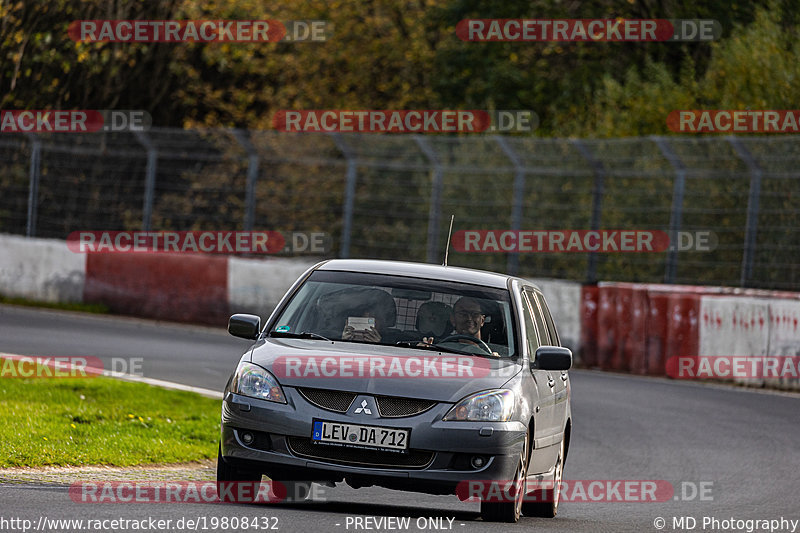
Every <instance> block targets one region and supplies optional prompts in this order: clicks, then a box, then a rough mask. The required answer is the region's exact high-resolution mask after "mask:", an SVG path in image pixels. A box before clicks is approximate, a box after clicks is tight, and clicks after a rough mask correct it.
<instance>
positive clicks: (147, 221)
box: [133, 131, 158, 231]
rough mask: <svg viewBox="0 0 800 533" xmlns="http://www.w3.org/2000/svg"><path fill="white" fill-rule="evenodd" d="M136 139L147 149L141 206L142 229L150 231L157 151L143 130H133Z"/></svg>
mask: <svg viewBox="0 0 800 533" xmlns="http://www.w3.org/2000/svg"><path fill="white" fill-rule="evenodd" d="M133 133H134V135H136V139H137V140H138V141H139V143H140V144H141V145H142V146H143V147H144V149H145V150H147V168H146V169H145V180H144V205H143V206H142V231H150V230H151V226H152V218H153V196H154V189H155V186H156V166H157V165H158V151H157V150H156V147H155V146H154V145H153V143H152V142H151V141H150V138H149V137H148V136H147V135H146V134H145V133H144V132H143V131H135V132H133Z"/></svg>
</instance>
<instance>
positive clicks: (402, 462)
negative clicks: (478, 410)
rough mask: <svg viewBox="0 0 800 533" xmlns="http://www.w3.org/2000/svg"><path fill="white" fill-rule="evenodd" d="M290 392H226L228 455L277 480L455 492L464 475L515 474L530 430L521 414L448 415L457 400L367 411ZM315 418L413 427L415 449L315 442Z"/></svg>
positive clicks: (225, 448)
mask: <svg viewBox="0 0 800 533" xmlns="http://www.w3.org/2000/svg"><path fill="white" fill-rule="evenodd" d="M284 393H285V395H286V398H287V402H288V403H287V404H278V403H275V402H268V401H265V400H259V399H255V398H248V397H243V396H239V395H236V394H233V393H228V394H227V395H226V397H225V400H224V401H223V405H222V439H221V448H222V455H223V457H224V458H225V460H226V461H229V462H231V463H233V464H235V465H236V466H237V467H238V468H241V469H250V470H257V471H261V472H262V473H264V474H266V475H267V476H269V477H270V478H272V479H277V480H307V481H334V482H338V481H347V482H348V483H349V484H350V485H352V486H369V485H380V486H384V487H389V488H400V489H404V490H413V491H418V492H426V493H433V494H452V493H453V492H455V488H456V486H457V485H458V483H460V482H462V481H469V480H476V479H479V480H492V481H495V480H496V481H500V480H511V479H513V478H514V474H515V471H516V468H517V464H518V461H519V454H520V451H521V448H522V445H523V442H524V438H525V432H526V431H527V428H526V427H525V425H524V424H522V423H521V422H518V421H510V422H443V421H442V417H443V416H444V415H445V414H446V413H447V411H448V410H449V409H450V408H451V407H452V404H450V403H439V404H437V405H435V406H434V407H433V408H431V409H430V410H428V411H425V412H424V413H421V414H418V415H414V416H408V417H402V418H369V419H363V418H357V417H354V416H353V415H350V414H349V413H338V412H333V411H329V410H326V409H322V408H320V407H317V406H316V405H313V404H311V403H310V402H308V401H307V400H306V399H305V398H304V397H303V396H302V395H301V394H300V393H299V392H298V391H297V390H296V389H294V388H292V387H284ZM315 418H316V419H322V420H330V421H333V422H342V423H350V424H367V425H378V426H383V427H394V428H406V429H410V430H411V433H410V435H409V452H408V453H407V454H397V453H393V452H372V451H363V452H361V451H359V450H356V451H354V450H353V449H351V448H348V449H346V450H345V451H344V452H342V451H341V448H338V447H330V446H325V445H320V444H313V445H312V444H310V443H309V441H308V439H309V437H310V435H311V431H312V420H313V419H315ZM245 432H247V433H250V434H251V435H253V436H255V438H254V440H253V441H252V442H249V443H248V444H245V443H244V441H243V439H242V435H243V433H245ZM334 449H335V450H334ZM317 450H319V452H317ZM475 456H480V457H482V458H483V459H484V464H483V465H482V466H480V467H479V468H476V467H475V466H473V464H472V461H471V460H472V458H473V457H475Z"/></svg>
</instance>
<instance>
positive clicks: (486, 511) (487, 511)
mask: <svg viewBox="0 0 800 533" xmlns="http://www.w3.org/2000/svg"><path fill="white" fill-rule="evenodd" d="M529 457H530V453H529V450H528V435H527V434H526V435H525V442H524V444H523V446H522V452H520V455H519V463H518V465H517V471H516V473H515V475H514V484H515V485H516V486H515V487H514V501H512V502H487V501H482V502H481V518H483V520H484V521H486V522H509V523H515V522H518V521H519V518H520V516H521V515H522V506H523V505H524V504H523V500H524V498H525V482H526V479H527V477H528V459H529Z"/></svg>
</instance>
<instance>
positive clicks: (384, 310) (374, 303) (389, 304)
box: [342, 289, 400, 344]
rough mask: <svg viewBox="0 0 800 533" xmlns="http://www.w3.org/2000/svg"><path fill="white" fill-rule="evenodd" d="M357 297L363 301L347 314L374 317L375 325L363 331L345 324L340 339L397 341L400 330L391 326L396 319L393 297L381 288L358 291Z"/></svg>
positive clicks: (391, 342)
mask: <svg viewBox="0 0 800 533" xmlns="http://www.w3.org/2000/svg"><path fill="white" fill-rule="evenodd" d="M358 298H359V299H360V300H361V301H362V302H364V303H363V304H361V305H359V306H357V308H355V309H353V310H352V311H351V312H350V313H349V314H348V316H353V317H363V318H374V319H375V325H374V326H372V327H370V328H368V329H367V330H366V331H364V332H363V333H361V332H356V330H355V328H353V326H348V325H345V327H344V330H343V331H342V339H343V340H364V341H368V342H380V343H383V344H394V343H395V342H397V340H398V337H399V333H400V332H399V331H398V330H396V329H394V328H393V326H394V324H395V322H396V321H397V306H396V305H395V301H394V298H392V296H391V295H390V294H389V293H388V292H386V291H384V290H381V289H366V290H363V291H359V292H358ZM345 324H346V323H345Z"/></svg>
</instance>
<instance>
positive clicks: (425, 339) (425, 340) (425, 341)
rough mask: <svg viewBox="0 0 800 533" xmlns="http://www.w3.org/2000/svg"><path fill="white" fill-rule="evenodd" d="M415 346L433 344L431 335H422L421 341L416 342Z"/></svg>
mask: <svg viewBox="0 0 800 533" xmlns="http://www.w3.org/2000/svg"><path fill="white" fill-rule="evenodd" d="M417 346H422V347H426V348H427V347H428V346H433V337H422V342H420V343H419V344H417Z"/></svg>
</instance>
